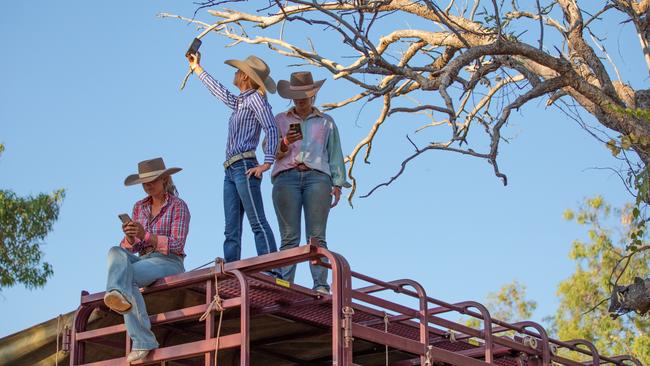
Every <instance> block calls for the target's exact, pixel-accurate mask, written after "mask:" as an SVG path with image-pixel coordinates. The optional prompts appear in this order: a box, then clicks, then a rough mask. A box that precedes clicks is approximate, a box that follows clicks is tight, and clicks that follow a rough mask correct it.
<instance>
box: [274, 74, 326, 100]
mask: <svg viewBox="0 0 650 366" xmlns="http://www.w3.org/2000/svg"><path fill="white" fill-rule="evenodd" d="M324 82H325V79H323V80H318V81H316V82H314V78H313V77H312V76H311V72H309V71H299V72H294V73H292V74H291V78H290V80H289V81H286V80H280V81H278V94H280V96H281V97H282V98H285V99H305V98H311V97H313V96H314V95H316V93H318V90H319V89H320V87H321V86H323V83H324Z"/></svg>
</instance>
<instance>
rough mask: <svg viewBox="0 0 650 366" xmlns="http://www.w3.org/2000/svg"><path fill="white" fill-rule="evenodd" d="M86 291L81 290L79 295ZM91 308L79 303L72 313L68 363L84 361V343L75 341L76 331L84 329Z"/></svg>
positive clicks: (76, 363) (81, 362) (85, 294)
mask: <svg viewBox="0 0 650 366" xmlns="http://www.w3.org/2000/svg"><path fill="white" fill-rule="evenodd" d="M87 295H88V291H81V297H84V296H87ZM92 311H93V308H90V307H88V306H84V305H81V306H79V308H78V309H77V312H76V313H75V315H74V320H73V321H72V328H73V331H72V336H71V342H70V343H71V347H70V348H71V350H70V365H82V364H84V363H85V360H84V354H85V345H84V343H83V341H82V342H77V336H76V334H77V332H83V331H85V330H86V325H87V323H88V318H89V317H90V314H91V313H92Z"/></svg>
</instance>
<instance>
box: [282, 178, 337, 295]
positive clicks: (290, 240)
mask: <svg viewBox="0 0 650 366" xmlns="http://www.w3.org/2000/svg"><path fill="white" fill-rule="evenodd" d="M331 192H332V179H331V178H330V176H329V175H327V174H325V173H322V172H319V171H316V170H310V171H306V172H301V171H298V170H296V169H291V170H288V171H284V172H281V173H280V174H278V175H276V176H275V177H274V178H273V206H274V207H275V213H276V215H277V216H278V224H279V225H280V235H281V236H282V245H281V246H280V250H285V249H290V248H295V247H297V246H298V245H299V243H300V217H301V211H302V210H303V209H304V212H305V236H306V238H307V240H309V238H316V239H317V242H318V245H319V246H321V247H323V248H327V242H326V240H325V231H326V229H327V217H328V215H329V212H330V203H331V200H332V196H331ZM323 260H326V259H323ZM309 266H310V270H311V276H312V278H313V280H314V289H318V288H324V289H326V290H329V288H330V287H329V285H328V284H327V268H324V267H321V266H318V265H313V264H310V265H309ZM281 275H282V278H283V279H285V280H287V281H289V282H293V280H294V277H295V275H296V265H295V264H294V265H291V266H287V267H284V268H283V269H282V271H281Z"/></svg>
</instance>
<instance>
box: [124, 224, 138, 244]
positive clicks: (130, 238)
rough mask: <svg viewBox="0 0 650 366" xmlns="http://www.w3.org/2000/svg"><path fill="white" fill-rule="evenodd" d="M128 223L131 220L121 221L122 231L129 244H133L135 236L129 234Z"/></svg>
mask: <svg viewBox="0 0 650 366" xmlns="http://www.w3.org/2000/svg"><path fill="white" fill-rule="evenodd" d="M130 224H131V221H127V222H125V223H123V224H122V232H123V233H124V236H125V237H126V240H128V242H129V243H130V244H133V243H135V236H131V235H129V232H130V231H131V230H130V228H129V226H130Z"/></svg>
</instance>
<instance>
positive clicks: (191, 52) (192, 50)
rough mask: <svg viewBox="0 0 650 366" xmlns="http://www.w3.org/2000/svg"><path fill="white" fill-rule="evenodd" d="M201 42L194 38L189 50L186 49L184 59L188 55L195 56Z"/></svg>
mask: <svg viewBox="0 0 650 366" xmlns="http://www.w3.org/2000/svg"><path fill="white" fill-rule="evenodd" d="M201 43H202V42H201V40H200V39H198V38H194V40H193V41H192V44H191V45H190V48H188V49H187V52H185V57H187V56H189V55H195V54H196V53H197V52H199V47H201Z"/></svg>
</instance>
